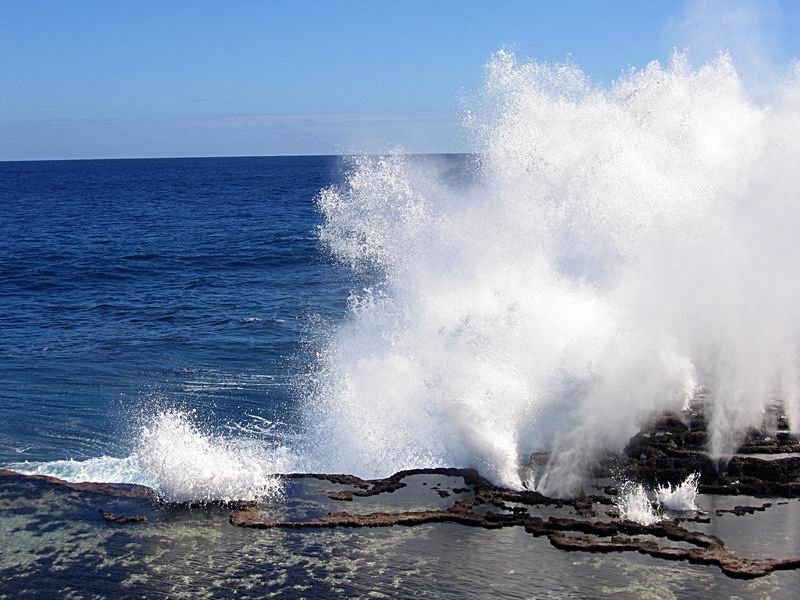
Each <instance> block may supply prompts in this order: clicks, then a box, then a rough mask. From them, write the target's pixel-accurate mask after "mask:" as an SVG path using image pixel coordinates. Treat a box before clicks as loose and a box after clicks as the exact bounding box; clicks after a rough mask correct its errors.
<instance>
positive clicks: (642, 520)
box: [616, 483, 662, 525]
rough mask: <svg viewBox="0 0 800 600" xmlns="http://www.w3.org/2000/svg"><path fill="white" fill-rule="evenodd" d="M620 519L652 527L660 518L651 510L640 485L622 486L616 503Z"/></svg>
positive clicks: (653, 509) (650, 505)
mask: <svg viewBox="0 0 800 600" xmlns="http://www.w3.org/2000/svg"><path fill="white" fill-rule="evenodd" d="M616 506H617V510H618V511H619V518H620V519H627V520H628V521H634V522H635V523H639V525H653V524H654V523H658V522H659V521H661V519H662V517H661V516H660V515H659V514H658V513H657V512H656V510H655V508H653V504H652V503H651V502H650V498H649V497H648V496H647V492H646V491H645V489H644V486H643V485H642V484H640V483H639V484H635V485H634V484H629V485H627V486H623V488H622V489H621V490H620V494H619V496H618V498H617V502H616Z"/></svg>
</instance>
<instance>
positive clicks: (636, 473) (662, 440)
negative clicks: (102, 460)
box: [0, 413, 800, 579]
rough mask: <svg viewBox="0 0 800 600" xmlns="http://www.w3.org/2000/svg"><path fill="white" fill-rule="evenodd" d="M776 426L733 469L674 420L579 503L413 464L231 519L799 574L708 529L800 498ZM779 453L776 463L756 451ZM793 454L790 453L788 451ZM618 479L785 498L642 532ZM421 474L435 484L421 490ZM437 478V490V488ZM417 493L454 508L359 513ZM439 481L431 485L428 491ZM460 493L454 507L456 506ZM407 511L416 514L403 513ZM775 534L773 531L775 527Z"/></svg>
mask: <svg viewBox="0 0 800 600" xmlns="http://www.w3.org/2000/svg"><path fill="white" fill-rule="evenodd" d="M777 423H778V427H777V428H776V429H775V430H773V431H768V430H759V431H754V432H752V434H751V435H750V436H748V438H747V440H746V441H745V443H744V445H743V446H742V448H741V449H740V451H739V452H737V454H736V455H735V456H733V457H732V458H731V459H730V460H729V461H728V462H727V463H725V464H720V463H715V462H714V461H711V460H709V459H708V458H707V457H706V456H705V454H704V453H703V445H704V443H705V421H704V420H703V418H702V415H701V414H699V413H687V414H683V415H664V416H661V417H659V418H658V419H655V420H654V421H653V423H652V424H651V425H650V427H648V428H647V429H646V430H645V431H643V432H641V433H640V434H638V435H637V436H635V437H634V438H633V439H632V440H631V441H630V443H629V444H628V446H627V447H626V449H625V452H624V454H623V455H622V456H618V457H609V458H608V459H607V460H605V461H603V462H602V463H601V464H600V465H598V467H597V469H596V472H595V476H596V477H597V478H598V483H597V484H596V485H595V486H594V489H596V490H597V493H593V494H587V495H584V496H582V497H578V498H569V499H564V498H551V497H548V496H544V495H542V494H540V493H538V492H535V491H524V490H523V491H520V490H511V489H506V488H502V487H498V486H496V485H493V484H492V483H491V482H490V481H488V480H487V479H485V478H484V477H482V476H481V475H480V474H479V473H478V472H477V471H475V470H473V469H457V468H435V469H414V470H408V471H401V472H399V473H395V474H393V475H391V476H390V477H387V478H384V479H373V480H365V479H361V478H359V477H356V476H353V475H345V474H322V473H320V474H314V473H291V474H285V475H279V477H281V478H283V479H284V480H286V481H287V483H288V482H292V481H297V482H301V481H303V480H314V481H316V482H318V483H319V484H320V485H322V486H323V487H326V486H328V485H329V486H331V487H335V488H336V489H327V490H324V491H323V494H324V495H323V496H322V497H323V499H324V502H332V503H334V504H339V503H341V504H345V503H346V504H347V505H348V506H353V507H354V509H355V510H351V511H340V510H326V509H325V508H324V507H323V508H322V509H321V510H320V511H319V513H318V514H312V515H308V514H302V515H288V516H287V515H286V514H283V515H276V514H275V510H274V507H270V506H268V505H267V504H268V503H257V502H250V503H245V502H239V503H235V504H228V505H225V506H224V508H227V509H228V510H231V511H232V512H230V514H229V518H228V520H229V523H230V524H231V525H234V526H236V527H243V528H251V529H275V528H282V529H294V530H302V529H323V528H337V527H346V528H358V527H390V526H407V527H409V526H417V525H425V524H434V523H456V524H459V525H463V526H468V527H480V528H484V529H501V528H508V527H518V528H523V529H524V531H525V532H527V533H528V534H530V535H532V536H535V537H546V538H547V539H548V540H549V542H550V544H551V545H552V546H554V547H555V548H558V549H561V550H564V551H569V552H595V553H610V552H615V553H616V552H637V553H640V554H645V555H648V556H651V557H653V558H657V559H663V560H672V561H688V562H689V563H692V564H700V565H713V566H716V567H718V568H719V569H720V570H721V571H722V572H723V573H724V574H725V575H727V576H729V577H734V578H743V579H749V578H756V577H762V576H765V575H768V574H769V573H772V572H773V571H776V570H790V569H792V570H795V569H800V557H791V558H769V557H750V556H747V557H746V556H739V555H737V554H736V553H735V552H734V551H732V550H731V549H730V548H729V547H728V546H727V545H726V544H725V542H724V541H723V540H722V539H720V538H719V537H717V536H715V535H712V534H711V533H707V532H703V531H699V530H697V527H702V525H703V524H707V523H710V522H711V521H712V519H714V518H722V517H728V518H730V516H734V517H743V518H746V517H747V516H748V515H753V514H755V513H760V512H764V511H766V510H768V509H770V508H771V507H773V506H780V505H782V504H785V503H786V502H787V501H788V500H782V499H795V498H800V481H798V479H799V476H800V456H794V454H795V453H797V452H798V451H800V444H798V442H797V440H796V438H794V437H793V436H791V435H789V433H788V431H787V430H786V426H785V421H781V419H778V420H777ZM758 454H761V455H769V458H768V459H765V458H758V457H756V456H753V455H758ZM781 455H784V456H781ZM613 473H625V475H626V477H627V478H632V479H634V480H636V481H641V482H645V483H648V484H665V483H673V484H674V483H677V482H680V481H681V480H683V479H684V478H685V477H686V476H688V475H690V474H691V473H699V474H700V482H699V491H700V492H701V493H702V494H713V495H720V496H737V495H744V496H753V497H761V498H774V499H775V500H773V501H771V502H764V503H762V504H760V505H755V506H754V505H744V504H743V505H736V506H734V507H733V508H721V509H716V510H714V511H712V512H709V513H699V512H695V513H690V514H685V515H680V516H673V518H672V519H665V520H662V521H660V522H657V523H654V524H650V525H642V524H639V523H636V522H633V521H630V520H624V519H620V518H619V512H618V510H617V508H616V500H617V495H618V493H619V492H618V490H617V488H616V487H615V486H614V485H613V480H612V484H608V483H606V484H602V483H601V482H603V481H604V480H605V481H606V482H608V481H609V478H610V476H611V475H612V474H613ZM420 478H427V479H426V480H425V481H422V483H421V484H420ZM431 478H434V479H435V480H436V481H435V482H434V484H433V485H430V486H428V482H429V480H430V481H433V479H431ZM3 482H16V483H18V484H19V483H21V482H36V483H37V484H39V485H46V486H47V487H55V488H60V489H64V490H67V491H69V492H70V493H74V494H80V495H86V496H92V497H94V498H100V499H101V500H100V502H101V503H102V498H103V497H108V498H113V497H116V498H139V499H141V500H142V501H143V502H145V503H147V504H151V505H158V504H159V502H158V498H157V494H156V493H155V491H154V490H151V489H150V488H147V487H144V486H137V485H122V484H109V483H70V482H67V481H64V480H61V479H58V478H55V477H49V476H43V475H23V474H19V473H16V472H13V471H8V470H0V485H2V484H3ZM409 486H411V487H415V488H416V489H417V492H415V493H417V494H423V493H424V494H427V496H420V497H426V498H427V497H430V495H431V493H435V495H436V497H437V499H438V500H437V501H438V502H440V503H443V502H445V501H447V502H449V505H445V504H442V505H441V506H439V507H438V508H430V507H425V508H423V507H422V505H424V504H426V502H421V506H420V507H419V509H416V508H415V509H413V510H399V509H398V510H369V509H370V508H373V507H372V506H366V507H364V508H365V510H364V511H360V510H359V508H360V504H359V503H363V502H367V501H369V500H370V499H372V498H375V497H378V496H383V495H389V496H388V497H389V498H392V497H393V496H394V495H396V493H397V492H398V491H400V490H404V488H407V487H409ZM423 486H428V487H423ZM450 498H452V500H447V499H450ZM403 508H407V507H403ZM98 512H99V519H101V520H103V521H104V522H106V523H109V524H110V526H116V525H126V526H128V525H131V524H140V525H141V526H147V524H148V523H149V520H148V517H147V516H146V515H144V514H121V513H117V512H111V511H107V510H103V509H102V508H100V509H99V511H98ZM765 535H769V532H765Z"/></svg>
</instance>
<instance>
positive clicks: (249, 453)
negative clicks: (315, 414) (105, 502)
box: [9, 410, 289, 504]
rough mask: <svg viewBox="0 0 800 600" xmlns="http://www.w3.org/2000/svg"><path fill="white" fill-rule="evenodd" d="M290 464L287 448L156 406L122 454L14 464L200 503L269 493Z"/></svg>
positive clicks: (278, 488) (37, 471)
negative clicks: (217, 430) (220, 431)
mask: <svg viewBox="0 0 800 600" xmlns="http://www.w3.org/2000/svg"><path fill="white" fill-rule="evenodd" d="M288 464H289V453H288V451H287V450H286V449H285V448H282V447H280V446H276V445H274V444H270V445H264V444H263V443H261V442H259V441H257V440H254V439H251V438H236V437H223V436H221V435H217V434H214V433H212V432H208V431H204V430H203V429H202V428H201V427H200V426H199V425H198V424H197V423H196V422H195V420H194V419H193V416H192V415H191V413H187V412H183V411H178V410H164V411H160V412H158V413H157V414H155V415H154V416H152V417H151V418H148V419H146V420H145V421H144V424H143V426H142V427H141V430H140V431H139V434H138V436H137V441H136V447H135V449H134V451H133V452H132V453H131V454H130V456H128V457H126V458H113V457H107V456H106V457H100V458H94V459H89V460H84V461H77V460H61V461H53V462H47V463H17V464H13V465H9V468H11V469H14V470H17V471H19V472H22V473H29V474H37V475H51V476H54V477H59V478H61V479H65V480H67V481H104V482H108V481H110V482H117V483H136V484H140V485H146V486H149V487H151V488H153V489H154V490H155V491H156V493H157V494H158V495H159V497H160V498H161V499H162V500H164V501H166V502H187V503H192V504H203V503H209V502H230V501H235V500H255V499H258V498H263V497H274V496H276V495H278V494H280V492H281V485H280V482H279V480H278V479H276V478H275V477H274V474H275V473H278V472H283V471H285V470H286V469H287V466H288Z"/></svg>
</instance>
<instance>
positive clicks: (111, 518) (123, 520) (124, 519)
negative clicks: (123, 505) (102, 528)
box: [100, 510, 147, 525]
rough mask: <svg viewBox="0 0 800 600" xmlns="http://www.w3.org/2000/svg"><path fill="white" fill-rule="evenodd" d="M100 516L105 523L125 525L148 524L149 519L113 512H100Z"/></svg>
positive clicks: (142, 516)
mask: <svg viewBox="0 0 800 600" xmlns="http://www.w3.org/2000/svg"><path fill="white" fill-rule="evenodd" d="M100 516H101V517H103V520H104V521H108V522H109V523H117V524H119V525H124V524H127V523H147V517H146V516H144V515H118V514H115V513H112V512H105V511H102V510H101V511H100Z"/></svg>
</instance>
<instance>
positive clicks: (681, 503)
mask: <svg viewBox="0 0 800 600" xmlns="http://www.w3.org/2000/svg"><path fill="white" fill-rule="evenodd" d="M699 483H700V474H699V473H692V474H691V475H689V476H688V477H687V478H686V479H684V480H683V481H682V482H681V483H680V484H678V485H676V486H674V487H673V486H672V485H669V484H667V485H666V486H658V487H657V488H656V500H657V501H658V503H659V504H660V505H661V506H662V507H664V508H666V509H667V510H674V511H692V510H698V507H697V504H696V503H695V498H696V497H697V485H698V484H699Z"/></svg>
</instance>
